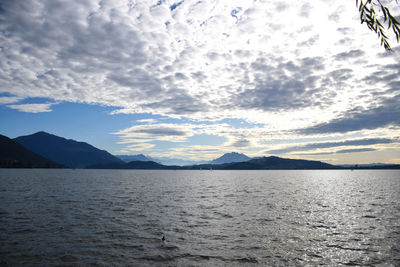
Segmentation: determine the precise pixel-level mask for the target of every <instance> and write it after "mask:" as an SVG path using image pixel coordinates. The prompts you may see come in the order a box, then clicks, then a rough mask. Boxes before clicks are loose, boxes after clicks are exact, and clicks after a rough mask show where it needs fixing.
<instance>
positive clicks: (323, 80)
mask: <svg viewBox="0 0 400 267" xmlns="http://www.w3.org/2000/svg"><path fill="white" fill-rule="evenodd" d="M388 4H389V6H390V7H391V8H392V13H393V14H395V15H399V14H400V12H399V11H400V8H399V5H398V4H396V3H395V2H394V1H389V3H388ZM391 44H392V46H393V47H394V52H393V53H387V52H385V50H384V49H383V47H381V46H380V42H379V39H378V37H377V36H376V35H375V34H374V33H372V32H371V31H369V30H368V28H367V27H366V26H365V25H361V24H360V22H359V14H358V10H357V7H356V3H355V1H349V0H335V1H333V0H321V1H319V0H316V1H302V0H299V1H289V0H287V1H277V0H273V1H268V0H265V1H261V0H254V1H250V0H241V1H235V0H229V1H228V0H225V1H224V0H221V1H217V0H209V1H198V0H195V1H189V0H183V1H172V0H171V1H169V0H159V1H151V0H145V1H140V0H137V1H136V0H102V1H100V0H79V1H78V0H76V1H71V0H65V1H63V0H40V1H33V0H5V1H1V2H0V65H1V68H0V132H1V133H2V134H4V135H7V136H9V137H12V138H14V137H17V136H20V135H27V134H32V133H34V132H36V131H40V130H44V131H47V132H50V133H53V134H56V135H59V136H63V137H67V138H72V139H75V140H79V141H86V142H89V143H90V144H93V145H95V146H97V147H99V148H101V149H106V150H108V151H109V152H111V153H114V154H139V153H143V154H146V155H150V156H153V157H161V156H167V157H175V158H183V159H196V160H204V159H212V158H215V157H217V156H220V155H221V154H223V153H226V152H231V151H237V152H242V153H245V154H247V155H248V156H261V155H276V156H281V157H290V158H306V159H316V160H323V161H326V162H329V163H334V164H338V163H370V162H387V163H400V135H399V133H400V63H399V62H400V48H399V45H398V44H397V43H396V42H395V41H394V40H392V42H391Z"/></svg>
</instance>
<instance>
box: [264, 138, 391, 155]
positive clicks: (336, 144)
mask: <svg viewBox="0 0 400 267" xmlns="http://www.w3.org/2000/svg"><path fill="white" fill-rule="evenodd" d="M396 142H398V140H397V139H389V138H367V139H354V140H346V141H339V142H320V143H308V144H305V145H299V146H289V147H285V148H281V149H273V150H268V151H267V153H269V154H286V153H290V152H295V151H310V150H316V149H321V148H332V147H341V146H365V145H377V144H391V143H396ZM345 151H346V150H345ZM338 153H341V152H338ZM342 153H344V152H342Z"/></svg>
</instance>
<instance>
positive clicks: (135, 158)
mask: <svg viewBox="0 0 400 267" xmlns="http://www.w3.org/2000/svg"><path fill="white" fill-rule="evenodd" d="M115 157H117V158H119V159H120V160H122V161H124V162H130V161H152V160H150V159H149V158H148V157H146V156H145V155H143V154H138V155H115Z"/></svg>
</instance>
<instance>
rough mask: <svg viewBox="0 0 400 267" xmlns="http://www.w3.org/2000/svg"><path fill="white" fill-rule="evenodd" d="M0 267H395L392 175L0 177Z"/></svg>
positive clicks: (398, 187)
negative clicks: (316, 266)
mask: <svg viewBox="0 0 400 267" xmlns="http://www.w3.org/2000/svg"><path fill="white" fill-rule="evenodd" d="M162 236H165V238H166V240H165V241H162ZM0 265H1V266H2V265H5V266H54V265H63V266H65V265H70V266H75V265H97V266H110V265H120V266H126V265H131V266H205V265H206V266H252V265H254V266H256V265H270V266H274V265H275V266H276V265H280V266H287V265H331V266H337V265H357V266H363V265H364V266H376V265H382V266H400V172H399V171H393V170H390V171H380V170H371V171H369V170H368V171H367V170H356V171H350V170H340V171H127V170H122V171H115V170H38V169H36V170H7V169H1V170H0Z"/></svg>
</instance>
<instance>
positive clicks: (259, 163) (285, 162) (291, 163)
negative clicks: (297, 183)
mask: <svg viewBox="0 0 400 267" xmlns="http://www.w3.org/2000/svg"><path fill="white" fill-rule="evenodd" d="M225 168H228V169H230V170H235V169H237V170H243V169H257V170H275V169H279V170H299V169H338V168H339V167H337V166H334V165H331V164H328V163H324V162H321V161H315V160H304V159H286V158H279V157H274V156H271V157H262V158H258V159H252V160H249V161H247V162H237V163H231V164H229V166H226V167H225Z"/></svg>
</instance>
